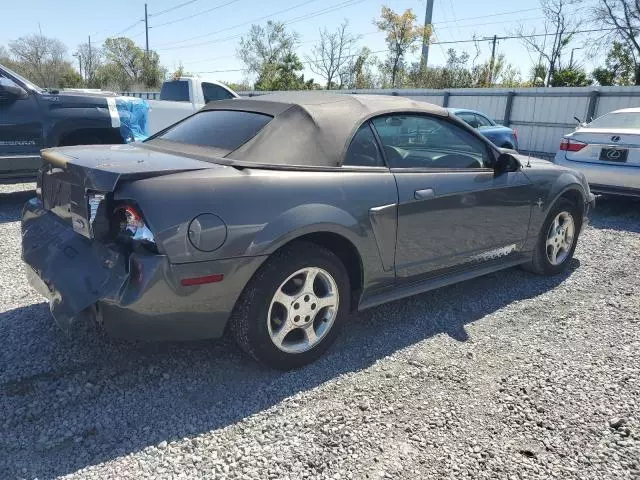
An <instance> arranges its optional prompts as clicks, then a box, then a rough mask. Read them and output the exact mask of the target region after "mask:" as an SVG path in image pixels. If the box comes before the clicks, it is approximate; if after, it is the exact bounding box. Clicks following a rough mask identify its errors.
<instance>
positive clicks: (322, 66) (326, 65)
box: [306, 20, 360, 89]
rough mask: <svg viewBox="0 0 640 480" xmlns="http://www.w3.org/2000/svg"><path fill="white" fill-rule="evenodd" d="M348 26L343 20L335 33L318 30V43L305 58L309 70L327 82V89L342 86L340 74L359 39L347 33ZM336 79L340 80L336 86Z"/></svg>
mask: <svg viewBox="0 0 640 480" xmlns="http://www.w3.org/2000/svg"><path fill="white" fill-rule="evenodd" d="M348 26H349V22H348V21H347V20H345V21H344V22H343V23H342V24H341V25H340V26H339V27H338V29H337V30H336V31H335V32H329V31H328V30H327V29H326V28H324V29H322V30H320V41H319V42H318V43H317V44H316V45H315V46H314V47H313V49H312V53H311V55H310V56H307V57H306V58H307V61H308V62H309V69H310V70H311V71H312V72H313V73H315V74H316V75H320V76H321V77H322V78H324V79H325V80H326V81H327V89H331V88H335V87H336V86H338V87H341V86H342V85H341V84H342V78H341V76H340V72H341V71H342V70H343V68H344V67H345V66H346V65H347V63H348V62H349V59H350V58H351V56H352V55H351V52H352V50H353V48H354V47H355V45H356V42H357V41H358V39H359V38H360V37H359V36H354V35H351V34H350V33H349V32H348V31H347V27H348ZM336 79H338V80H340V85H336V82H335V80H336Z"/></svg>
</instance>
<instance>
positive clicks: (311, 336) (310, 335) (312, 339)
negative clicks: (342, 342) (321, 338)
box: [304, 323, 318, 347]
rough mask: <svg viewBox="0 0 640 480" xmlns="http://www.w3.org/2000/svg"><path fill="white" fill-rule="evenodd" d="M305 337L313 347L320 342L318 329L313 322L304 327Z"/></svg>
mask: <svg viewBox="0 0 640 480" xmlns="http://www.w3.org/2000/svg"><path fill="white" fill-rule="evenodd" d="M304 338H305V339H306V341H307V345H308V346H309V347H313V346H314V345H315V344H316V343H318V335H316V331H315V330H314V329H313V323H312V324H310V325H309V326H308V327H307V328H305V329H304Z"/></svg>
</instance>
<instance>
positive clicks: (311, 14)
mask: <svg viewBox="0 0 640 480" xmlns="http://www.w3.org/2000/svg"><path fill="white" fill-rule="evenodd" d="M315 1H317V0H307V1H305V2H302V3H299V4H297V5H294V6H293V7H289V8H285V9H283V10H280V11H278V12H274V13H271V14H269V15H265V16H262V17H260V18H256V19H253V20H250V21H248V22H243V23H239V24H237V25H233V26H231V27H227V28H223V29H221V30H216V31H215V32H210V33H206V34H204V35H198V36H197V37H191V38H189V39H184V40H179V41H177V42H170V43H165V44H164V45H176V44H179V43H184V42H187V41H189V40H195V39H198V38H204V37H210V36H211V35H215V34H217V33H220V32H225V31H229V30H234V29H236V28H238V27H242V26H245V25H248V24H252V23H254V22H258V21H260V20H265V19H267V18H270V17H273V16H275V15H279V14H280V13H285V12H288V11H291V10H294V9H296V8H299V7H301V6H303V5H307V4H309V3H312V2H315ZM363 1H365V0H346V1H342V2H340V3H337V4H335V5H332V6H330V7H326V8H323V9H320V10H316V11H313V12H308V13H306V14H304V15H301V16H300V17H294V18H292V19H290V20H287V21H285V22H283V23H284V24H285V25H288V24H291V23H296V22H299V21H302V20H308V19H310V18H315V17H317V16H320V15H324V14H325V13H330V12H334V11H336V10H340V9H342V8H346V7H350V6H352V5H356V4H358V3H362V2H363ZM241 36H242V34H235V35H232V36H229V37H224V38H219V39H213V40H207V41H205V42H198V43H190V44H188V45H176V46H174V47H168V48H161V49H160V50H179V49H182V48H192V47H198V46H201V45H209V44H211V43H219V42H221V41H227V40H232V39H234V38H239V37H241ZM159 46H163V45H159Z"/></svg>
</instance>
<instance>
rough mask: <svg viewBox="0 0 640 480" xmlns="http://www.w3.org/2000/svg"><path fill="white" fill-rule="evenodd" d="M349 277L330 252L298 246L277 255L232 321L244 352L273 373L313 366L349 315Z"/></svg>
mask: <svg viewBox="0 0 640 480" xmlns="http://www.w3.org/2000/svg"><path fill="white" fill-rule="evenodd" d="M349 302H350V287H349V277H348V275H347V272H346V270H345V268H344V266H343V265H342V263H341V262H340V260H339V259H338V257H336V255H334V254H333V253H332V252H331V251H330V250H328V249H326V248H324V247H321V246H318V245H316V244H313V243H308V242H297V243H293V244H291V245H288V246H285V247H283V248H282V249H281V250H279V251H278V252H276V253H275V254H274V255H273V256H272V257H271V258H270V259H269V260H267V262H266V263H265V264H264V265H263V266H262V267H261V268H260V269H259V270H258V272H256V274H255V275H254V277H253V278H252V279H251V280H250V281H249V283H248V284H247V286H246V287H245V289H244V291H243V292H242V295H241V296H240V299H239V300H238V303H237V304H236V307H235V309H234V312H233V314H232V317H231V320H230V322H231V331H232V333H233V335H234V337H235V339H236V341H237V342H238V344H239V345H240V347H241V348H242V349H243V350H244V351H245V352H247V353H249V354H250V355H251V356H253V357H254V358H255V359H257V360H259V361H261V362H263V363H265V364H267V365H268V366H270V367H273V368H277V369H281V370H288V369H292V368H298V367H301V366H303V365H306V364H308V363H311V362H313V361H314V360H316V359H317V358H318V357H320V356H321V355H322V354H323V353H324V352H325V351H326V350H327V349H328V348H329V347H330V346H331V344H332V343H333V342H334V340H335V339H336V337H337V335H338V331H339V330H340V327H341V326H342V324H343V323H344V321H345V318H346V316H347V315H348V312H349V310H350V305H349Z"/></svg>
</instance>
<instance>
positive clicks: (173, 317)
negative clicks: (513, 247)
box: [22, 198, 264, 340]
mask: <svg viewBox="0 0 640 480" xmlns="http://www.w3.org/2000/svg"><path fill="white" fill-rule="evenodd" d="M22 259H23V261H24V262H25V264H26V265H25V270H26V272H27V277H28V280H29V283H30V284H31V285H32V286H33V287H34V288H35V289H36V290H37V291H38V292H40V293H41V294H42V295H43V296H45V297H46V298H47V299H48V300H49V305H50V310H51V313H52V315H53V317H54V318H55V320H56V322H57V323H58V325H59V326H60V327H61V328H62V329H63V330H65V331H69V330H70V329H72V328H73V326H74V324H76V323H77V322H80V321H83V320H84V319H85V318H86V317H87V316H88V317H93V318H95V319H96V320H98V321H100V322H101V323H102V324H103V325H104V328H105V330H106V331H107V332H108V333H110V334H111V335H114V336H118V337H124V338H135V339H144V340H192V339H201V338H215V337H219V336H221V335H222V334H223V333H224V329H225V326H226V323H227V320H228V318H229V315H230V314H231V311H232V310H233V307H234V305H235V302H236V300H237V298H238V296H239V295H240V293H241V292H242V289H243V288H244V286H245V284H246V283H247V282H248V281H249V279H250V278H251V276H252V275H253V273H254V272H255V270H256V269H257V268H258V267H259V266H260V265H261V263H262V261H263V260H264V257H243V258H237V259H226V260H216V261H211V262H198V263H187V264H171V263H170V262H169V261H168V259H167V257H166V256H164V255H157V254H151V253H148V254H145V253H135V252H132V253H129V254H127V253H126V252H124V251H119V250H118V249H116V248H115V247H113V246H111V247H110V246H107V245H104V244H101V243H100V242H97V241H92V240H90V239H88V238H86V237H84V236H82V235H80V234H78V233H76V232H75V231H74V230H73V228H72V227H71V225H70V224H68V223H65V222H64V221H63V220H61V219H60V218H59V217H57V216H56V215H54V214H53V213H51V212H48V211H47V210H45V209H44V208H43V207H42V203H41V202H40V201H39V200H38V199H36V198H34V199H31V200H29V201H28V202H27V203H26V204H25V206H24V209H23V213H22ZM211 274H221V275H223V278H224V281H222V282H219V283H211V284H205V285H197V286H183V285H182V284H181V279H184V278H194V277H200V276H205V275H211Z"/></svg>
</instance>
